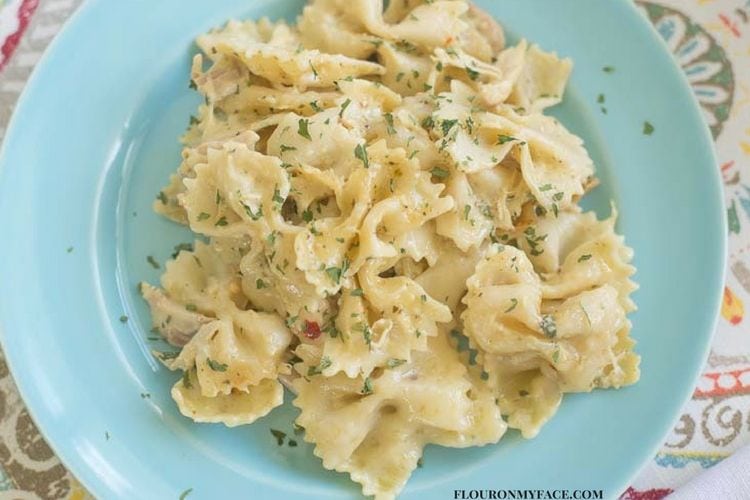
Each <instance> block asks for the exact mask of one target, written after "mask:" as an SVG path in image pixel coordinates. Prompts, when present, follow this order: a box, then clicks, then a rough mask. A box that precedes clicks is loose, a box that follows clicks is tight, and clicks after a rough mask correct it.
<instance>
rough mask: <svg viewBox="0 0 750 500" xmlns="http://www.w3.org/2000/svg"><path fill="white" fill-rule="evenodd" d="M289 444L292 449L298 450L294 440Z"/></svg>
mask: <svg viewBox="0 0 750 500" xmlns="http://www.w3.org/2000/svg"><path fill="white" fill-rule="evenodd" d="M287 444H289V447H290V448H296V447H297V441H295V440H294V439H290V440H289V442H288V443H287Z"/></svg>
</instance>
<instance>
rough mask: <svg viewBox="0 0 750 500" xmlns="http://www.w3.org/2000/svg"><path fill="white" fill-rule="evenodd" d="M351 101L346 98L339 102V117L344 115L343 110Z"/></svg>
mask: <svg viewBox="0 0 750 500" xmlns="http://www.w3.org/2000/svg"><path fill="white" fill-rule="evenodd" d="M351 103H352V100H351V99H347V100H346V101H344V102H343V103H342V104H341V111H339V118H341V117H343V116H344V111H346V108H348V107H349V105H350V104H351Z"/></svg>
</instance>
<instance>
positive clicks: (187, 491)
mask: <svg viewBox="0 0 750 500" xmlns="http://www.w3.org/2000/svg"><path fill="white" fill-rule="evenodd" d="M191 81H192V80H191ZM192 492H193V488H188V489H186V490H185V491H183V492H182V493H181V494H180V499H179V500H185V499H186V498H187V496H188V495H189V494H191V493H192Z"/></svg>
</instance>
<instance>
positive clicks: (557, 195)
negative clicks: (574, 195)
mask: <svg viewBox="0 0 750 500" xmlns="http://www.w3.org/2000/svg"><path fill="white" fill-rule="evenodd" d="M564 197H565V193H562V192H559V193H555V194H553V195H552V199H553V200H555V201H561V200H562V199H563V198H564Z"/></svg>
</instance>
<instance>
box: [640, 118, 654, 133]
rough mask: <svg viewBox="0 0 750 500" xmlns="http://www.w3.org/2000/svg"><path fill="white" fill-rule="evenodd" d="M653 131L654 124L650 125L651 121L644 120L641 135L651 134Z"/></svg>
mask: <svg viewBox="0 0 750 500" xmlns="http://www.w3.org/2000/svg"><path fill="white" fill-rule="evenodd" d="M653 133H654V126H653V125H651V122H648V121H645V122H643V135H651V134H653Z"/></svg>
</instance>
